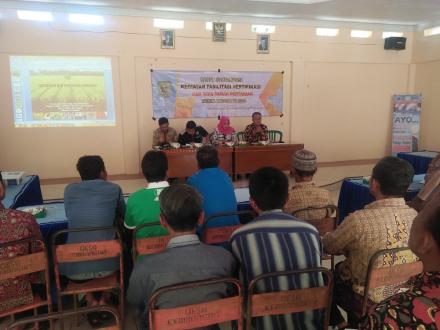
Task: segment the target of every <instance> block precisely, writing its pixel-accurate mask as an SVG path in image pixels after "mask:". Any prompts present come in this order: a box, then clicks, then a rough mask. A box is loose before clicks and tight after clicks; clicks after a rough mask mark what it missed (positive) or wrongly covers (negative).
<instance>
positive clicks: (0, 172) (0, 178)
mask: <svg viewBox="0 0 440 330" xmlns="http://www.w3.org/2000/svg"><path fill="white" fill-rule="evenodd" d="M2 182H3V176H2V171H0V183H2Z"/></svg>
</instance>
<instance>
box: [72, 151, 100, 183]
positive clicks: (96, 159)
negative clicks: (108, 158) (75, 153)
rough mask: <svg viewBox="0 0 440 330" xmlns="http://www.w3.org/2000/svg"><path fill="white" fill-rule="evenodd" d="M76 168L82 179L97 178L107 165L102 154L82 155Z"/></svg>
mask: <svg viewBox="0 0 440 330" xmlns="http://www.w3.org/2000/svg"><path fill="white" fill-rule="evenodd" d="M76 169H77V170H78V172H79V175H80V176H81V179H82V180H84V181H86V180H96V179H99V177H100V175H101V172H102V171H105V165H104V161H103V160H102V157H101V156H98V155H94V156H82V157H81V158H80V159H78V163H76Z"/></svg>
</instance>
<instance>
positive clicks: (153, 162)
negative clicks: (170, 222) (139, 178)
mask: <svg viewBox="0 0 440 330" xmlns="http://www.w3.org/2000/svg"><path fill="white" fill-rule="evenodd" d="M141 168H142V173H143V174H144V177H145V179H146V180H147V187H146V188H142V189H140V190H138V191H136V192H135V193H133V194H131V195H130V197H129V198H128V200H127V210H126V211H125V222H124V226H125V227H126V228H128V229H131V230H134V229H135V228H136V227H138V226H140V225H143V224H145V223H152V222H159V213H160V207H159V195H160V193H161V192H162V190H163V189H164V188H166V187H168V186H169V184H168V181H166V178H167V171H168V159H167V156H166V155H165V153H164V152H163V151H148V152H147V153H146V154H145V155H144V158H142V163H141ZM167 234H168V231H167V230H166V229H165V228H164V227H162V226H160V225H157V226H151V227H146V228H144V229H142V230H141V231H139V232H138V233H137V237H136V238H146V237H156V236H164V235H167Z"/></svg>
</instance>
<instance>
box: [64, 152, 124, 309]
mask: <svg viewBox="0 0 440 330" xmlns="http://www.w3.org/2000/svg"><path fill="white" fill-rule="evenodd" d="M76 168H77V170H78V172H79V174H80V176H81V180H82V181H81V182H78V183H71V184H69V185H68V186H67V187H66V189H65V190H64V207H65V210H66V216H67V221H68V227H69V229H74V228H86V227H88V228H90V227H111V226H117V227H119V222H121V223H122V217H123V216H124V212H125V202H124V197H123V195H122V190H121V187H119V186H118V185H117V184H114V183H111V182H108V181H107V171H106V169H105V165H104V161H103V160H102V158H101V157H100V156H83V157H81V158H80V159H79V160H78V163H77V165H76ZM114 237H115V232H114V231H111V230H106V231H104V230H101V231H87V232H79V233H70V234H69V235H68V238H67V244H73V243H82V242H94V241H105V240H111V239H113V238H114ZM118 270H119V259H118V258H112V259H106V260H98V261H87V262H76V263H63V264H61V265H60V273H61V274H62V275H64V276H66V277H67V278H68V279H69V280H71V281H80V282H81V281H87V280H91V279H94V278H101V277H107V276H110V275H112V274H113V273H114V272H116V271H118ZM108 298H109V297H108V294H107V293H106V294H103V295H100V294H91V293H87V294H86V295H85V300H86V302H87V305H88V306H96V305H98V304H101V305H102V304H107V303H108Z"/></svg>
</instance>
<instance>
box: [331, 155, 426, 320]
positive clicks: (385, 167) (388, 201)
mask: <svg viewBox="0 0 440 330" xmlns="http://www.w3.org/2000/svg"><path fill="white" fill-rule="evenodd" d="M413 175H414V170H413V168H412V166H411V165H410V164H409V163H408V162H407V161H405V160H403V159H400V158H397V157H385V158H383V159H381V160H380V161H379V162H378V163H377V164H376V166H375V167H374V168H373V172H372V175H371V181H370V192H371V194H372V195H373V196H374V198H375V201H374V202H373V203H371V204H369V205H367V206H365V208H364V209H363V210H359V211H356V212H354V213H352V214H350V215H349V216H348V217H346V218H345V219H344V221H343V222H342V223H341V224H340V225H339V227H338V229H336V230H335V231H334V232H331V233H327V234H326V235H325V236H324V237H323V244H324V252H326V253H329V254H334V255H338V254H343V255H345V256H346V258H347V259H345V261H343V262H341V263H339V264H338V265H336V269H335V289H334V295H333V299H334V302H335V303H337V304H338V305H340V306H344V307H346V306H352V307H353V308H354V309H356V310H359V309H360V305H361V299H362V295H363V292H364V285H365V277H366V275H367V269H368V263H369V261H370V259H371V257H372V256H373V254H374V253H376V252H377V251H379V250H383V249H392V248H398V247H404V246H407V245H408V237H409V231H410V229H411V225H412V222H413V220H414V218H415V216H416V215H417V212H416V211H414V210H413V209H412V208H410V207H409V206H407V205H406V203H405V200H404V198H403V197H404V196H405V193H406V191H407V189H408V187H409V185H410V183H411V182H412V178H413ZM413 258H414V255H412V253H409V254H406V253H399V254H398V255H397V260H395V261H394V260H393V258H391V257H390V258H384V261H383V262H384V264H390V265H392V264H394V263H399V261H401V260H402V259H406V260H410V261H412V260H413ZM392 290H393V288H392V287H382V288H376V289H373V290H370V300H372V301H373V302H380V301H382V300H383V299H385V298H388V297H389V296H390V294H392ZM335 317H336V316H335ZM333 320H334V322H335V323H338V321H342V320H341V319H340V320H336V319H335V318H334V319H333Z"/></svg>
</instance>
